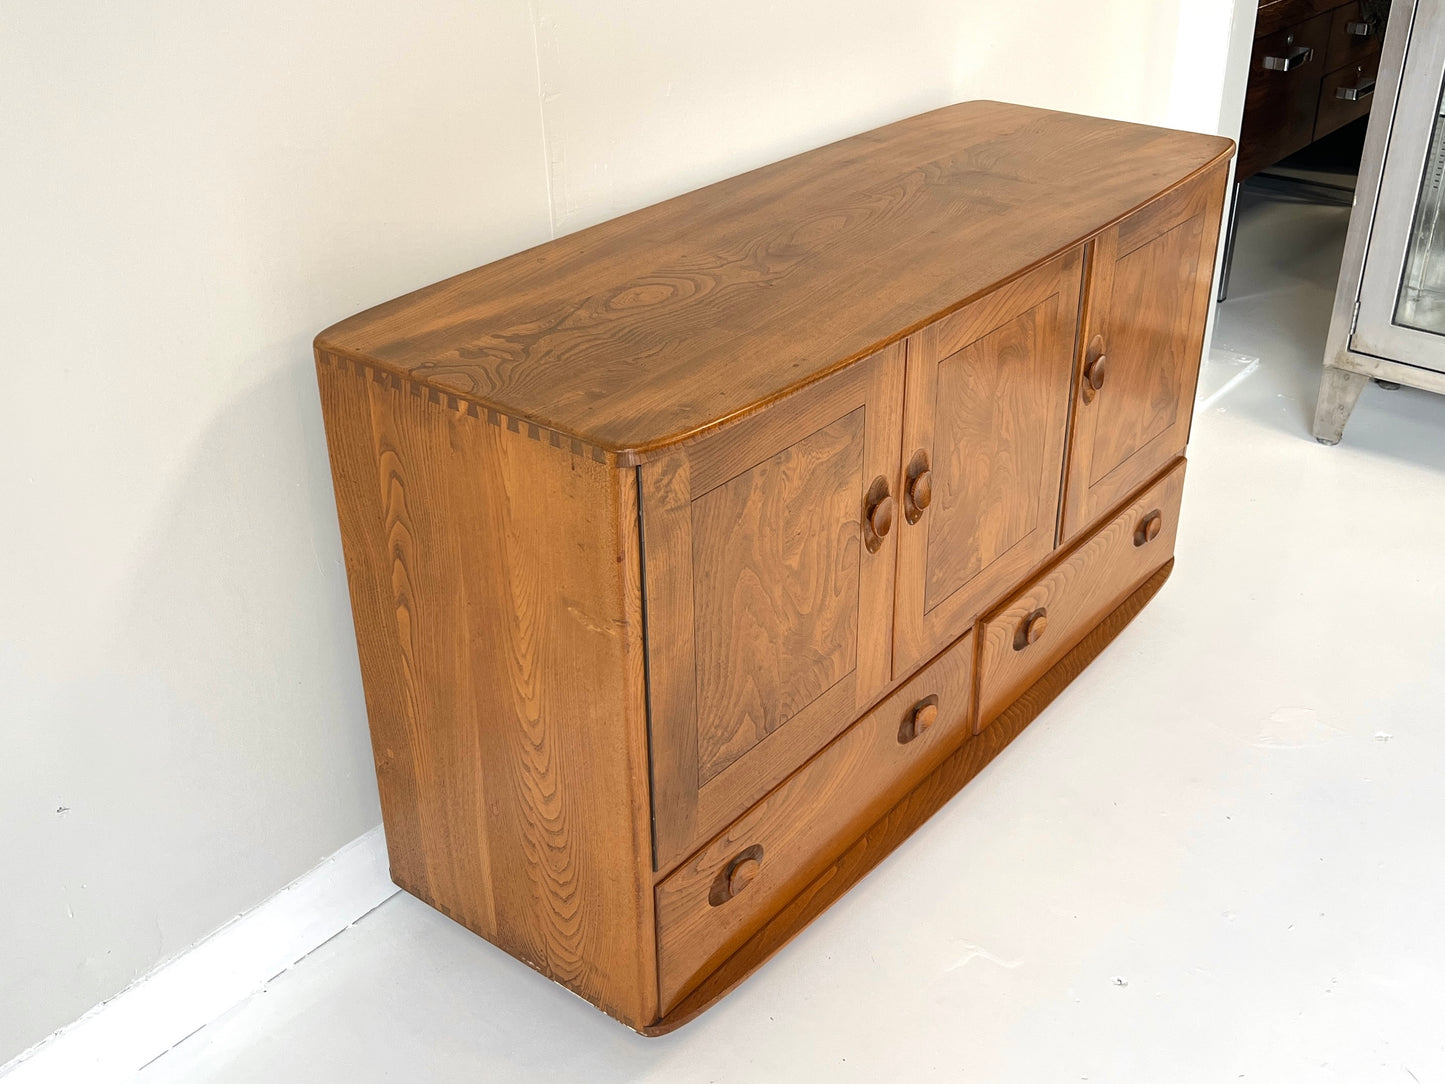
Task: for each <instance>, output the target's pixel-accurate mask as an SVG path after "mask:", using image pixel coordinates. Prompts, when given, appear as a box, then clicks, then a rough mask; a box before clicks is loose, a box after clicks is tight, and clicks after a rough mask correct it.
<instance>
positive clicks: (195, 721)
mask: <svg viewBox="0 0 1445 1084" xmlns="http://www.w3.org/2000/svg"><path fill="white" fill-rule="evenodd" d="M309 355H310V343H309V341H300V340H296V341H288V342H285V343H282V344H279V345H277V346H275V347H273V348H271V349H268V350H266V351H264V352H263V355H262V356H258V357H256V358H253V359H251V360H252V363H253V364H254V365H255V367H256V368H258V369H259V368H263V367H264V366H265V365H266V364H267V360H268V359H272V362H273V363H274V359H275V358H276V357H278V356H279V357H284V358H287V359H293V360H291V361H290V363H289V364H287V365H286V366H285V367H284V368H281V369H279V370H276V371H274V372H273V373H272V374H271V375H269V376H268V377H267V378H266V379H264V380H263V381H262V382H261V383H259V384H256V385H255V386H253V387H251V388H250V389H248V390H247V391H246V392H244V393H243V394H242V395H240V396H239V397H237V398H236V399H235V400H233V401H232V402H231V403H230V404H229V405H228V406H227V407H226V408H225V409H224V410H223V411H222V412H221V413H220V414H218V415H217V416H216V418H215V419H214V420H213V421H212V423H211V424H210V425H209V427H207V428H206V429H205V431H204V434H203V436H202V437H201V439H200V440H199V442H198V443H197V444H196V445H195V447H194V448H192V449H191V450H190V452H189V453H188V454H185V455H178V456H177V459H178V460H179V461H181V462H183V463H184V466H183V468H181V469H180V470H179V471H178V474H177V477H176V480H175V482H174V484H173V485H172V486H171V487H170V490H169V493H168V495H167V498H166V499H165V500H164V501H163V502H162V504H161V505H160V507H161V508H162V509H163V511H162V512H161V514H160V515H159V516H158V518H157V519H156V521H155V523H154V525H153V527H152V530H151V531H150V533H149V535H148V536H147V537H146V539H145V541H144V543H143V544H142V545H141V547H140V548H139V550H138V553H137V555H136V558H135V560H134V562H133V573H132V575H131V578H130V583H129V586H128V589H126V590H125V591H123V592H120V593H119V594H118V597H120V598H121V600H122V601H121V602H120V604H119V606H118V607H117V610H116V612H115V613H114V614H105V613H101V612H97V613H96V614H94V623H93V625H92V628H91V630H89V632H90V636H91V637H92V640H91V643H90V645H89V650H88V652H87V654H88V655H89V660H88V665H85V664H82V665H79V666H76V665H75V664H76V663H77V660H74V659H71V660H69V661H68V665H70V666H72V667H74V671H73V672H82V673H84V674H85V675H86V677H85V678H83V679H81V680H66V679H64V678H63V679H62V680H61V681H59V682H56V681H51V682H49V683H47V682H46V680H45V677H44V676H43V675H40V676H39V680H36V678H37V674H36V673H35V672H31V673H29V674H26V675H25V677H26V679H27V680H25V681H23V682H21V681H17V682H16V683H15V685H13V686H11V687H12V688H14V687H19V688H20V689H22V690H37V691H39V692H40V695H39V696H37V698H36V699H37V701H39V702H35V703H32V704H29V705H25V704H22V705H19V706H18V707H19V711H18V714H17V717H18V718H26V719H31V720H33V726H34V727H35V731H34V732H33V734H32V736H31V737H30V738H29V739H27V740H28V741H29V742H34V743H35V752H36V755H35V756H34V757H33V761H32V762H33V768H32V770H30V771H29V772H27V775H26V776H25V777H23V780H22V782H21V783H20V787H19V788H18V792H12V793H11V794H10V795H9V798H8V800H5V801H4V802H3V803H0V805H3V806H4V807H5V823H6V825H7V833H6V834H7V836H8V837H9V841H8V843H7V846H6V854H7V861H6V865H7V866H9V867H10V868H11V869H23V870H26V871H27V874H26V876H25V877H23V878H17V879H16V880H15V881H13V882H12V883H11V885H10V887H9V889H8V890H7V892H6V893H5V895H6V897H7V898H6V900H5V902H4V903H3V904H0V921H3V922H4V924H5V925H6V926H7V927H8V928H9V929H11V930H13V931H24V936H23V938H20V937H17V938H15V939H14V941H13V942H12V943H11V944H10V945H9V946H7V952H6V955H7V956H11V955H12V954H13V953H14V952H15V951H16V950H17V949H18V957H19V958H12V959H7V960H6V962H5V965H4V968H3V970H5V971H7V972H10V973H11V974H23V975H30V976H32V979H31V982H30V983H29V984H20V983H0V1063H3V1062H4V1061H5V1060H6V1059H7V1058H9V1057H10V1056H12V1055H13V1054H15V1053H18V1052H19V1050H20V1049H22V1048H23V1047H25V1046H27V1045H29V1043H30V1042H33V1041H34V1039H35V1037H36V1036H40V1035H45V1034H47V1033H48V1032H50V1031H51V1030H53V1029H54V1028H56V1027H58V1026H60V1025H62V1024H64V1023H66V1022H68V1021H69V1020H71V1019H73V1018H74V1017H76V1016H78V1015H79V1014H80V1013H82V1012H84V1011H85V1010H86V1009H88V1008H90V1007H91V1006H92V1005H94V1004H96V1003H97V1002H98V1001H100V1000H101V999H102V998H104V997H108V996H110V995H111V994H113V993H115V992H116V991H117V990H119V989H121V988H122V987H123V986H125V985H126V984H128V983H129V982H131V981H133V980H134V979H135V978H137V977H138V976H139V975H140V974H142V973H144V972H145V971H148V970H149V969H150V968H151V967H152V966H154V965H155V964H156V963H157V962H158V961H160V960H163V959H166V958H168V957H171V956H174V955H176V954H177V953H179V952H181V951H182V950H184V949H185V948H187V947H188V946H189V945H191V944H192V943H193V942H195V941H196V940H198V939H199V938H201V937H203V936H205V935H206V934H208V933H210V932H211V931H213V930H214V929H215V928H216V927H218V926H220V925H221V924H223V923H224V922H226V921H227V920H229V919H230V918H232V917H233V915H234V914H235V907H236V901H237V900H238V899H247V898H249V896H251V895H253V894H254V891H255V889H254V886H256V885H271V886H276V887H279V886H281V885H284V884H286V883H287V882H289V881H290V880H292V879H293V878H294V877H296V876H298V875H299V874H301V873H303V872H304V871H305V870H307V869H309V868H310V867H311V866H313V865H314V864H315V863H316V862H317V861H319V860H320V859H321V858H323V857H324V856H325V855H327V854H329V853H331V852H333V851H334V850H336V849H337V848H338V847H340V846H341V845H343V844H344V843H346V842H348V841H349V840H350V839H352V838H353V837H354V836H355V835H356V830H355V826H356V825H357V824H368V823H377V822H379V821H380V811H379V807H378V805H377V799H376V790H375V782H374V778H373V775H372V767H371V756H370V746H369V741H368V736H367V731H366V715H365V708H364V704H363V701H362V696H361V684H360V675H359V671H358V666H357V660H356V650H355V640H354V638H353V634H352V628H351V611H350V606H349V603H348V600H347V596H346V581H345V571H344V568H343V565H342V559H341V548H340V539H339V534H338V530H337V524H336V513H335V506H334V503H333V500H332V491H331V479H330V474H329V468H328V465H327V457H326V445H325V440H324V436H323V430H322V424H321V413H320V403H319V399H318V395H317V389H316V380H315V375H314V371H313V369H312V367H311V364H310V360H309ZM96 542H97V544H98V545H103V540H100V539H97V540H96ZM77 641H78V642H80V643H85V641H86V635H85V634H84V633H82V634H80V635H79V636H78V637H77ZM34 669H35V670H36V671H39V670H40V669H41V664H40V662H39V660H37V661H36V666H35V668H34ZM18 676H19V675H18V674H17V677H18ZM7 684H8V683H7ZM47 689H48V690H50V691H53V692H54V693H55V695H54V696H53V697H49V698H46V697H45V694H44V691H45V690H47ZM22 695H23V692H22ZM47 700H48V702H47ZM338 754H340V756H339V757H338ZM22 759H23V758H22ZM138 780H150V781H152V782H149V783H146V784H145V785H138V784H137V781H138ZM155 780H160V781H161V782H160V783H159V785H157V784H156V783H155V782H154V781H155ZM278 811H280V814H281V815H278ZM293 828H294V831H292V830H291V829H293ZM258 829H261V830H263V831H264V830H266V829H269V830H270V832H271V835H270V836H265V835H258ZM17 849H18V850H19V853H18V854H17V853H15V851H16V850H17ZM75 871H83V873H81V874H80V876H79V879H78V880H77V879H76V875H75ZM251 902H252V903H259V902H260V900H259V899H255V900H252V901H251ZM65 944H72V945H74V946H76V948H75V949H74V951H73V952H72V953H66V952H64V951H57V947H58V946H62V945H65ZM97 945H104V946H107V948H106V950H105V952H104V953H103V954H101V955H95V954H92V955H90V956H88V957H86V958H84V959H83V960H81V959H80V955H81V953H82V952H83V951H84V950H83V948H82V946H97ZM57 961H67V963H66V964H65V966H66V967H68V968H69V971H68V972H62V973H56V970H55V969H56V966H57ZM71 961H74V962H71ZM24 986H28V987H29V989H26V988H23V987H24ZM36 989H44V990H45V992H46V996H45V997H44V998H39V997H35V996H34V994H35V991H36Z"/></svg>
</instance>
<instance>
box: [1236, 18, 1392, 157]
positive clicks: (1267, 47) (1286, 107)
mask: <svg viewBox="0 0 1445 1084" xmlns="http://www.w3.org/2000/svg"><path fill="white" fill-rule="evenodd" d="M1383 30H1384V28H1383V27H1379V26H1375V25H1373V24H1371V23H1368V22H1366V21H1365V19H1364V14H1363V12H1362V11H1361V10H1360V4H1359V0H1348V2H1347V3H1340V2H1339V0H1261V3H1260V5H1259V15H1258V17H1257V20H1256V22H1255V38H1254V49H1253V51H1252V52H1251V54H1250V59H1249V82H1248V83H1247V85H1246V89H1245V99H1244V116H1243V118H1242V120H1241V123H1240V132H1239V162H1238V163H1237V165H1236V168H1235V176H1236V178H1237V179H1238V180H1241V181H1243V180H1246V179H1248V178H1249V177H1251V176H1253V175H1254V174H1255V173H1258V172H1259V171H1260V170H1262V169H1267V168H1268V167H1270V166H1272V165H1274V164H1275V163H1276V162H1278V161H1280V159H1282V158H1286V157H1288V156H1289V155H1291V154H1294V153H1295V152H1296V151H1299V150H1303V149H1304V148H1305V147H1307V146H1309V144H1310V143H1312V142H1314V141H1315V140H1316V139H1320V138H1322V137H1323V136H1326V135H1329V134H1330V133H1331V132H1333V131H1335V130H1336V129H1338V128H1340V127H1342V126H1344V125H1345V124H1348V123H1349V122H1350V121H1352V120H1355V119H1356V118H1357V117H1362V116H1364V115H1365V114H1366V113H1368V112H1369V111H1370V101H1371V96H1372V94H1373V93H1374V73H1375V71H1376V68H1377V67H1378V65H1379V56H1380V41H1381V39H1382V38H1383V36H1384V35H1383Z"/></svg>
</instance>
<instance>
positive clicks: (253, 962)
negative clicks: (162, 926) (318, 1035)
mask: <svg viewBox="0 0 1445 1084" xmlns="http://www.w3.org/2000/svg"><path fill="white" fill-rule="evenodd" d="M397 891H398V890H397V887H396V886H395V885H394V884H392V883H391V877H390V874H389V873H388V868H387V860H386V837H385V836H384V835H383V834H382V830H381V827H380V826H378V827H376V828H373V829H372V830H371V831H370V832H367V833H366V834H365V835H364V836H361V837H360V838H359V839H355V840H352V841H351V842H350V843H348V844H347V845H346V846H345V847H342V848H341V850H339V851H337V852H336V853H335V854H333V855H332V856H331V857H330V858H328V859H326V860H325V861H324V862H322V863H321V864H320V865H319V866H317V867H316V868H315V869H313V870H312V871H311V872H310V873H306V874H303V875H302V876H300V877H298V878H296V880H294V881H292V882H291V883H290V884H289V885H287V886H286V887H285V888H283V889H282V890H281V891H280V892H277V893H276V894H275V895H274V896H272V897H271V898H270V899H268V900H266V902H265V903H262V904H261V905H260V906H258V907H256V908H254V909H252V910H250V911H247V912H246V913H245V914H242V915H238V916H237V917H236V918H234V919H232V920H231V921H230V922H228V923H226V925H224V926H222V927H221V928H220V929H219V930H217V931H216V932H215V933H213V934H211V935H210V936H209V937H207V938H205V939H204V940H202V941H199V942H197V943H196V944H195V945H193V946H191V948H189V949H187V950H186V951H185V952H183V953H181V955H179V956H177V957H176V958H175V959H173V960H170V961H168V962H166V963H164V964H161V965H160V966H159V967H157V968H155V969H154V970H153V971H150V972H148V973H147V974H145V975H143V976H142V977H141V978H139V979H137V980H136V981H135V982H133V983H131V984H130V985H129V986H127V987H126V988H125V989H124V990H122V991H121V992H120V993H118V994H116V996H115V997H113V998H111V999H110V1000H109V1001H103V1002H101V1003H100V1004H99V1005H97V1006H96V1007H95V1008H93V1009H91V1010H90V1011H89V1012H88V1013H86V1014H85V1015H84V1016H82V1017H81V1018H80V1019H79V1020H76V1021H75V1022H74V1023H72V1024H67V1025H66V1026H65V1027H63V1028H61V1029H60V1030H59V1031H57V1032H56V1033H55V1034H53V1035H51V1036H50V1037H49V1038H47V1039H45V1040H43V1041H41V1042H40V1043H37V1044H36V1045H35V1046H33V1047H31V1048H30V1049H29V1050H27V1051H25V1052H24V1053H23V1054H21V1055H19V1056H18V1057H17V1058H15V1059H14V1060H12V1061H10V1062H9V1063H7V1064H6V1065H4V1066H0V1077H3V1078H4V1080H5V1084H41V1082H45V1084H49V1082H51V1081H55V1082H64V1084H73V1082H75V1081H81V1080H84V1081H109V1080H125V1079H129V1078H130V1076H131V1075H132V1074H134V1073H135V1072H136V1070H138V1069H140V1068H141V1067H142V1066H143V1065H145V1064H147V1063H148V1062H151V1061H154V1060H155V1059H156V1058H158V1057H160V1055H162V1054H164V1053H165V1052H166V1051H167V1050H169V1049H170V1048H171V1047H173V1046H175V1045H176V1044H177V1043H178V1042H180V1041H181V1040H182V1039H184V1038H185V1037H186V1036H188V1035H190V1034H191V1033H192V1032H194V1031H196V1030H197V1029H198V1028H202V1027H204V1026H205V1025H207V1024H209V1023H210V1022H211V1021H212V1020H215V1019H216V1018H218V1017H219V1016H221V1015H222V1014H224V1013H225V1012H227V1011H228V1010H230V1009H231V1008H232V1007H234V1006H235V1005H238V1004H240V1003H241V1002H242V1001H244V1000H245V999H246V998H247V997H249V996H251V995H252V994H254V993H256V992H258V991H260V990H262V989H264V988H265V986H266V983H268V982H269V981H271V980H272V979H274V978H276V976H278V975H279V974H281V973H282V972H283V971H285V970H287V969H288V968H290V967H291V965H292V964H294V963H296V962H297V961H298V960H300V959H301V958H302V957H303V956H305V955H306V954H307V953H309V952H311V951H312V950H313V949H315V948H317V947H318V946H320V945H322V944H324V943H325V942H327V941H329V940H330V939H331V938H333V937H335V936H336V935H337V934H338V933H340V932H341V931H342V930H344V929H346V927H348V926H350V925H351V924H352V923H354V922H355V921H356V920H357V919H359V918H361V917H362V916H363V915H365V914H366V913H367V912H368V911H370V910H372V909H373V908H374V907H376V906H378V905H379V904H381V903H383V902H384V901H385V900H387V899H388V898H390V897H391V896H392V895H393V894H394V893H395V892H397Z"/></svg>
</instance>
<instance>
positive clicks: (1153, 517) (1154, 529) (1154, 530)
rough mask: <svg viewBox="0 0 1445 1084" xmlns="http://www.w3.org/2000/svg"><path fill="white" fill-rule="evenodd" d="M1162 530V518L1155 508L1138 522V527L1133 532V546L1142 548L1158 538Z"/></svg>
mask: <svg viewBox="0 0 1445 1084" xmlns="http://www.w3.org/2000/svg"><path fill="white" fill-rule="evenodd" d="M1163 529H1164V517H1163V515H1161V514H1160V512H1159V510H1158V509H1157V508H1156V509H1155V510H1154V511H1152V512H1150V513H1149V514H1148V515H1147V516H1145V517H1144V518H1143V519H1141V520H1140V521H1139V526H1138V527H1137V528H1135V530H1134V545H1136V546H1143V545H1147V544H1148V543H1150V542H1153V541H1154V539H1156V538H1158V537H1159V532H1160V531H1162V530H1163Z"/></svg>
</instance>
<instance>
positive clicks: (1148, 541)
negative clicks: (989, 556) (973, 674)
mask: <svg viewBox="0 0 1445 1084" xmlns="http://www.w3.org/2000/svg"><path fill="white" fill-rule="evenodd" d="M1183 490H1184V460H1183V459H1180V460H1178V461H1177V462H1176V463H1175V465H1174V466H1173V467H1172V468H1170V470H1169V471H1168V473H1166V474H1165V475H1163V476H1162V477H1161V478H1159V479H1158V480H1157V481H1156V482H1154V483H1153V484H1152V485H1150V486H1149V487H1148V488H1147V489H1145V490H1144V491H1143V492H1142V493H1140V494H1139V495H1138V496H1137V497H1135V498H1134V500H1132V501H1131V502H1129V506H1128V507H1127V508H1125V509H1124V510H1123V511H1122V512H1120V513H1119V514H1118V515H1116V516H1114V518H1112V519H1110V520H1109V521H1107V522H1106V523H1105V524H1104V525H1103V526H1101V527H1100V528H1099V529H1098V530H1096V531H1095V532H1094V533H1093V534H1092V535H1091V536H1090V537H1089V538H1088V540H1087V541H1085V542H1084V543H1083V544H1082V545H1080V546H1079V547H1078V548H1077V549H1075V550H1074V551H1073V552H1072V553H1071V554H1069V555H1068V556H1067V557H1065V558H1064V559H1063V560H1062V561H1060V562H1059V563H1058V564H1056V565H1055V566H1054V567H1053V568H1051V569H1049V570H1048V571H1047V572H1045V573H1044V574H1043V575H1042V576H1040V577H1039V578H1038V579H1037V580H1035V581H1034V582H1033V583H1031V584H1030V585H1029V586H1027V587H1026V588H1024V589H1023V590H1022V591H1020V592H1019V593H1018V594H1017V595H1015V596H1014V597H1013V598H1011V599H1010V600H1009V601H1008V602H1007V603H1005V604H1004V606H1003V607H1002V608H1001V609H1000V610H999V611H998V612H997V613H995V614H994V615H993V616H991V617H989V618H988V619H987V620H985V621H984V623H983V625H982V629H981V632H980V636H981V638H982V640H981V654H980V660H979V710H978V729H979V730H982V729H983V728H984V727H986V726H988V724H989V723H991V722H993V721H994V719H996V718H998V716H999V714H1000V713H1001V712H1002V711H1003V710H1004V709H1005V708H1007V707H1008V706H1009V705H1010V704H1012V703H1013V702H1014V701H1015V700H1017V699H1018V697H1019V696H1020V695H1022V693H1023V692H1024V691H1025V690H1026V689H1028V687H1029V686H1030V685H1032V684H1033V683H1034V682H1035V681H1037V680H1038V678H1039V677H1040V676H1041V675H1042V674H1043V673H1044V671H1045V670H1047V669H1048V668H1049V667H1051V666H1053V665H1054V663H1056V662H1058V661H1059V659H1061V658H1062V657H1063V656H1064V655H1065V654H1067V653H1068V652H1069V650H1070V649H1071V648H1073V647H1074V645H1076V644H1077V643H1078V642H1079V641H1080V640H1081V639H1083V637H1084V636H1085V635H1086V634H1087V633H1088V632H1089V630H1090V629H1092V628H1093V627H1094V626H1095V625H1097V624H1098V623H1099V622H1100V621H1102V620H1103V619H1104V617H1105V616H1106V615H1107V614H1108V613H1109V612H1110V611H1111V610H1113V609H1114V608H1115V607H1116V606H1118V605H1119V603H1120V602H1121V601H1122V600H1123V599H1124V598H1125V597H1126V596H1127V595H1128V594H1129V593H1130V592H1131V591H1133V590H1134V589H1135V588H1136V587H1138V586H1139V584H1141V583H1143V582H1144V581H1145V580H1146V579H1148V578H1149V576H1150V575H1151V574H1152V573H1153V572H1154V571H1155V570H1157V569H1158V568H1159V566H1161V565H1162V564H1164V563H1165V562H1166V561H1168V560H1169V558H1170V557H1171V556H1172V555H1173V553H1174V535H1175V531H1176V529H1177V527H1178V522H1179V499H1180V496H1181V495H1182V493H1183Z"/></svg>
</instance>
